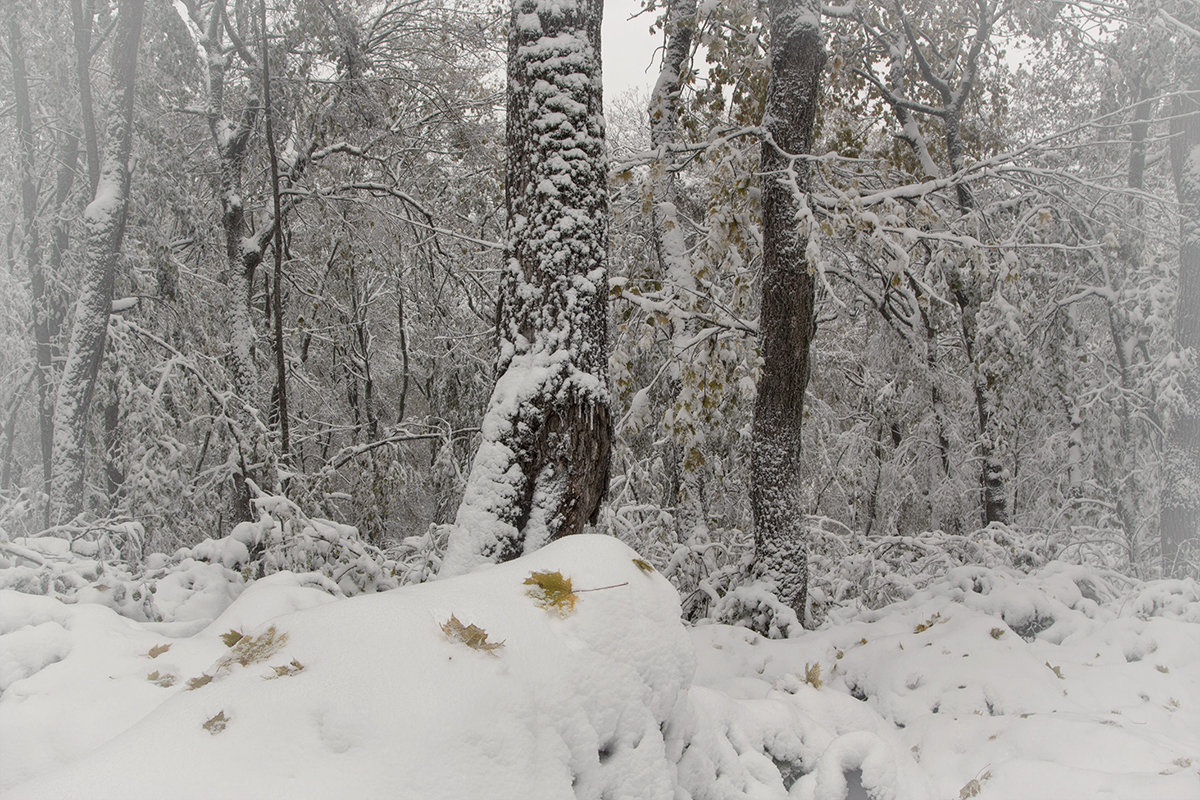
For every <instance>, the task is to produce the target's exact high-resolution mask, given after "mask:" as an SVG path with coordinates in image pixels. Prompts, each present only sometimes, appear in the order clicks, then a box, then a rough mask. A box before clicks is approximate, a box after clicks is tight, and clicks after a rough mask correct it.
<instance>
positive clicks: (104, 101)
mask: <svg viewBox="0 0 1200 800" xmlns="http://www.w3.org/2000/svg"><path fill="white" fill-rule="evenodd" d="M795 5H797V6H806V7H807V6H810V5H813V4H807V3H797V4H795ZM118 7H119V8H118ZM6 9H7V10H6V11H4V12H3V24H4V34H3V43H2V50H3V53H2V58H0V71H3V79H2V80H0V125H3V126H4V131H5V132H4V135H3V137H0V139H2V140H3V141H4V142H7V145H6V146H5V147H4V148H3V150H2V155H0V158H2V159H3V160H2V161H0V185H2V187H3V191H0V222H2V224H3V235H4V242H5V244H4V258H5V263H4V269H3V270H0V282H2V284H0V292H2V294H3V296H4V300H3V303H2V305H0V308H2V310H3V316H2V317H0V337H2V344H0V531H2V532H3V536H2V537H0V540H2V541H0V547H5V548H7V550H6V552H8V553H9V554H10V555H11V554H12V553H15V552H18V551H19V545H17V544H14V543H13V540H14V539H17V538H18V537H25V536H33V535H53V536H57V537H60V538H63V539H66V540H69V541H70V542H71V543H72V548H75V549H77V550H79V551H80V552H86V553H87V554H97V553H98V554H101V555H103V554H105V553H107V554H109V555H110V556H111V557H112V558H113V559H118V560H120V561H122V562H123V563H125V564H127V565H129V568H130V569H131V570H132V571H135V572H136V571H137V570H139V569H143V568H146V569H148V568H150V567H153V566H155V565H160V562H159V561H156V560H155V559H154V558H152V557H151V554H154V553H165V554H171V553H174V552H175V551H177V550H178V549H179V548H195V547H196V546H197V545H199V544H200V543H201V542H202V541H204V540H205V539H208V538H218V537H220V536H223V535H226V534H228V533H229V532H230V531H231V530H232V529H233V528H234V526H235V525H236V524H238V523H241V522H246V521H254V522H256V524H257V521H258V520H260V519H263V518H265V519H268V520H273V523H272V524H274V525H275V526H276V528H275V529H276V530H277V531H278V538H277V540H276V541H274V542H273V544H267V543H266V540H262V541H259V540H256V544H255V547H256V548H257V549H256V550H254V552H252V553H251V554H250V555H251V558H250V559H249V562H248V563H249V564H250V566H252V567H253V568H254V569H257V570H258V572H259V574H261V573H262V572H263V571H264V570H271V569H276V568H284V567H289V568H298V567H300V566H307V567H308V568H317V569H324V570H326V571H327V572H328V573H329V574H330V575H331V577H332V578H333V579H334V580H335V582H338V581H342V580H343V579H345V578H346V576H347V575H348V574H352V576H357V577H355V578H354V579H355V580H359V579H360V578H361V580H360V588H368V586H382V585H395V584H397V583H404V582H412V581H419V580H424V579H425V578H427V577H429V576H431V575H433V574H435V573H436V572H437V571H438V568H439V565H440V564H441V560H442V556H443V554H444V553H445V550H446V546H447V544H446V543H447V538H448V536H449V533H450V531H451V529H452V528H453V523H454V519H455V513H456V509H457V508H458V507H459V503H460V499H461V498H462V496H463V492H464V487H465V486H466V482H467V476H468V472H469V470H470V464H471V459H472V455H473V453H474V451H475V449H476V448H477V446H478V440H479V432H480V427H481V420H482V419H484V413H485V407H486V406H487V404H488V400H489V396H490V395H491V393H492V390H493V384H494V382H495V378H496V364H497V359H498V357H497V344H496V339H497V329H498V325H499V322H500V321H499V320H498V314H501V313H502V307H501V305H500V304H498V298H499V297H500V296H501V295H502V294H503V292H504V291H505V290H504V288H503V286H501V283H502V281H501V277H500V276H501V274H502V270H501V267H502V262H503V258H502V254H503V252H504V250H505V241H506V238H505V237H506V236H507V235H508V234H507V233H506V230H507V229H506V213H505V190H506V181H511V173H510V172H509V173H506V167H505V158H506V149H507V148H510V147H511V142H509V141H506V136H505V135H504V131H505V114H506V112H505V102H506V90H508V89H509V88H510V87H507V86H506V82H505V71H504V70H505V58H506V50H507V44H506V39H507V35H508V27H509V23H508V20H509V13H510V9H508V8H494V7H490V6H487V5H486V4H483V3H473V2H462V3H442V2H438V0H270V1H269V2H266V3H263V2H260V1H259V0H176V1H175V2H174V3H166V2H154V1H153V0H152V2H149V3H146V4H145V5H144V7H143V6H141V4H140V3H139V2H137V0H123V2H120V3H118V2H115V0H113V1H111V2H110V0H72V2H70V3H45V2H37V0H14V2H11V3H9V4H7V6H6ZM642 19H643V20H644V21H645V24H646V25H647V26H651V25H652V26H655V28H656V29H657V30H660V31H661V32H662V35H663V36H664V48H663V50H662V51H661V52H660V54H659V59H658V61H656V68H661V74H660V75H659V77H658V81H657V83H656V86H655V90H654V92H653V93H652V94H651V96H649V97H646V96H639V95H636V94H626V95H623V96H619V97H616V98H605V111H606V119H607V132H606V136H607V161H606V162H604V161H601V162H598V163H600V164H601V166H602V167H603V169H604V170H606V174H607V176H608V181H607V183H608V191H609V199H608V201H607V202H608V207H609V208H610V209H611V219H610V220H609V224H608V228H607V234H606V235H607V241H608V289H609V292H608V299H609V303H610V322H609V324H608V330H607V338H608V348H609V352H608V360H607V370H608V374H609V378H608V385H609V389H610V393H609V405H608V409H609V411H608V413H609V415H610V416H611V420H610V421H609V422H610V424H611V431H612V439H611V453H612V461H611V468H610V470H609V475H608V477H609V481H610V482H609V488H608V494H607V498H606V500H605V501H604V502H603V504H602V505H601V507H600V510H599V514H598V516H597V518H596V521H595V527H596V529H598V530H600V531H602V532H607V533H612V534H614V535H616V536H618V537H620V538H621V539H623V540H625V541H626V542H628V543H630V544H631V545H632V546H634V547H635V548H637V549H638V550H639V551H640V552H641V553H643V554H645V555H646V557H647V558H649V559H651V560H652V561H653V562H654V563H655V564H656V565H658V566H659V567H660V569H661V570H662V571H663V572H664V574H666V575H667V577H669V578H670V579H671V580H672V582H673V583H674V584H675V585H676V587H677V588H679V589H680V591H681V594H682V596H683V598H684V604H685V612H686V613H688V614H689V615H691V616H693V617H695V616H703V615H706V614H707V615H716V616H720V617H724V618H728V619H736V618H739V617H740V616H745V615H747V614H750V615H751V616H753V615H754V613H755V609H756V608H761V607H764V606H770V605H771V604H772V602H774V601H773V600H772V599H771V598H770V597H764V596H763V595H762V594H761V593H757V592H755V591H752V590H751V589H750V588H749V587H750V582H749V578H750V577H751V576H753V575H754V569H755V567H754V560H755V546H754V537H753V524H752V513H751V511H752V510H751V502H750V500H751V495H752V493H753V490H754V488H755V487H754V485H753V482H752V481H751V480H750V472H749V466H750V464H751V460H752V459H751V455H752V454H751V452H750V451H751V449H752V444H753V440H754V435H753V431H752V427H753V425H752V423H753V419H754V409H755V399H756V390H757V387H758V386H759V379H760V374H761V371H762V369H763V351H762V349H761V347H760V333H761V331H760V326H761V325H762V324H764V323H762V322H761V320H760V308H761V306H760V288H761V287H760V280H761V278H762V274H763V263H764V247H763V243H764V223H763V216H762V204H761V200H762V197H763V193H762V191H761V189H762V181H761V179H762V175H763V171H762V169H761V168H760V156H761V152H762V150H763V140H764V137H767V136H768V133H769V131H770V130H771V129H770V124H771V122H772V120H771V119H768V120H766V121H764V109H765V108H766V106H767V103H768V85H769V82H770V80H771V74H770V69H769V67H770V59H769V57H768V54H769V48H770V46H771V44H770V42H771V39H770V35H771V26H770V24H769V14H768V8H767V6H766V5H764V4H759V3H755V2H746V1H744V0H728V1H727V2H722V3H710V2H702V3H699V4H697V3H696V2H695V0H672V1H671V2H670V3H669V4H667V5H664V4H659V3H656V2H650V3H649V4H648V5H647V7H646V9H645V12H644V16H643V17H642ZM135 21H136V24H135ZM819 30H820V31H821V38H822V40H823V41H821V44H822V45H823V47H824V50H825V53H826V60H825V62H824V67H823V70H822V71H821V89H820V92H819V98H820V100H819V103H818V104H817V108H816V118H815V127H814V134H813V141H812V143H811V149H810V153H811V155H809V154H803V158H802V159H801V160H802V161H803V162H804V163H805V164H806V165H807V167H806V175H807V180H808V181H809V186H808V187H807V191H806V192H805V193H804V196H805V198H806V200H807V203H806V204H805V205H804V208H803V213H801V214H800V215H799V216H798V217H797V218H796V219H795V220H794V224H795V225H796V226H799V227H802V228H803V230H804V233H805V237H806V243H805V250H804V252H805V257H806V259H807V261H808V264H809V270H808V274H809V275H811V277H812V284H813V292H814V295H815V297H814V303H813V309H814V311H813V316H814V319H813V320H812V323H813V325H815V333H813V338H812V343H811V359H810V361H809V364H808V370H809V381H808V386H807V395H806V397H805V401H804V406H803V418H802V424H798V425H797V430H799V432H800V435H801V437H802V440H801V446H800V447H799V448H798V456H797V459H796V461H795V462H794V464H793V465H792V466H793V469H794V472H795V474H796V475H797V476H799V477H800V478H801V485H802V487H803V491H802V497H800V498H799V508H800V510H801V512H802V513H801V514H800V515H798V516H799V517H800V520H801V521H800V522H799V523H798V526H799V527H800V528H801V529H802V531H803V536H804V537H805V539H806V542H807V549H808V554H809V558H810V560H811V577H810V579H809V587H808V594H809V599H810V603H811V607H810V608H809V610H808V613H809V614H810V615H811V617H810V618H811V620H817V619H819V618H820V615H821V613H822V609H823V608H825V607H827V606H828V605H830V604H835V603H838V602H842V601H846V600H850V599H854V598H859V599H862V600H863V601H865V602H870V603H875V602H884V601H887V600H889V599H892V598H893V597H895V596H898V595H900V594H903V591H904V587H905V586H906V585H909V582H910V581H912V580H915V579H916V577H917V576H920V575H922V574H927V573H929V572H930V571H933V570H937V569H941V568H944V567H946V566H948V565H953V564H959V563H980V562H982V563H989V564H993V563H1006V564H1013V565H1018V566H1029V565H1034V564H1038V563H1042V562H1044V561H1046V560H1048V559H1051V558H1060V559H1064V560H1068V561H1077V562H1083V563H1090V564H1098V565H1103V566H1106V567H1110V568H1114V569H1118V570H1121V571H1125V572H1127V573H1129V574H1133V575H1136V576H1138V577H1141V578H1149V577H1156V576H1160V575H1167V574H1177V575H1182V574H1193V575H1194V574H1196V573H1197V570H1198V569H1200V549H1198V548H1197V541H1196V537H1197V534H1196V527H1197V520H1198V519H1200V513H1197V509H1198V508H1200V487H1198V485H1197V483H1198V479H1197V475H1200V455H1198V450H1200V425H1198V424H1197V421H1196V419H1197V414H1200V392H1198V390H1197V386H1198V385H1200V384H1198V382H1197V369H1198V362H1197V358H1198V357H1200V349H1198V348H1200V299H1198V298H1200V293H1198V289H1197V287H1198V281H1200V266H1198V252H1200V248H1198V245H1197V240H1198V238H1200V233H1198V231H1197V226H1198V225H1200V211H1198V207H1197V204H1198V203H1200V149H1198V144H1197V142H1198V137H1200V98H1198V94H1197V92H1198V91H1200V6H1197V4H1196V3H1195V2H1194V0H1120V1H1119V2H1103V3H1100V2H1095V3H1093V2H1088V0H1075V2H1052V3H1051V2H1035V1H1034V0H1011V1H1006V0H952V1H951V2H930V1H929V0H897V2H864V0H858V2H848V3H843V4H840V5H837V6H835V7H830V8H826V9H824V14H823V15H822V17H821V19H820V27H819ZM135 56H136V63H134V61H133V59H134V57H135ZM793 152H794V151H793ZM510 188H511V187H510ZM272 548H274V549H272ZM147 565H149V566H147ZM371 565H373V566H371ZM251 572H253V569H252V570H251ZM66 588H70V587H66ZM66 588H64V589H62V590H63V591H66Z"/></svg>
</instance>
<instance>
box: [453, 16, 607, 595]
mask: <svg viewBox="0 0 1200 800" xmlns="http://www.w3.org/2000/svg"><path fill="white" fill-rule="evenodd" d="M602 11H603V0H579V2H578V3H576V4H571V5H563V4H559V3H556V2H553V1H552V0H515V2H514V3H513V8H512V24H511V27H510V29H509V39H508V116H507V126H508V129H507V145H508V164H507V170H508V180H507V183H506V187H505V195H506V203H507V207H508V239H507V244H506V248H505V267H504V271H503V273H502V275H501V286H500V298H501V299H500V309H499V320H498V324H499V343H500V358H499V365H498V373H499V378H498V379H497V381H496V387H495V389H494V390H493V392H492V398H491V401H490V403H489V405H488V410H487V412H486V415H485V417H484V420H483V425H482V428H483V438H482V442H481V443H480V446H479V450H478V452H477V453H476V455H475V459H474V462H473V463H472V467H471V474H470V476H469V477H468V479H467V486H466V491H465V493H464V496H463V501H462V504H461V506H460V507H459V510H458V515H457V517H456V519H455V524H454V528H453V530H452V532H451V536H450V543H449V548H448V551H447V553H446V559H445V563H444V565H443V568H442V574H447V575H448V574H457V573H462V572H466V571H467V570H469V569H471V568H472V567H473V566H475V565H477V564H481V563H486V562H489V561H503V560H507V559H511V558H514V557H516V556H518V555H521V554H522V553H523V552H530V551H532V550H534V549H536V548H538V547H540V546H542V545H543V544H545V543H546V542H548V541H550V540H551V539H556V538H558V537H560V536H564V535H568V534H572V533H578V532H579V531H580V530H582V528H583V526H584V525H585V524H586V523H587V522H588V521H591V520H594V519H595V516H596V514H597V512H598V510H599V505H600V501H601V500H602V499H603V496H604V494H605V492H606V490H607V485H608V471H609V460H610V447H611V438H612V418H611V414H610V411H609V406H608V385H607V383H608V378H607V358H608V352H607V349H608V348H607V325H608V273H607V269H606V264H605V262H606V245H607V228H608V190H607V176H606V165H605V153H604V117H603V110H602V99H601V83H600V20H601V14H602Z"/></svg>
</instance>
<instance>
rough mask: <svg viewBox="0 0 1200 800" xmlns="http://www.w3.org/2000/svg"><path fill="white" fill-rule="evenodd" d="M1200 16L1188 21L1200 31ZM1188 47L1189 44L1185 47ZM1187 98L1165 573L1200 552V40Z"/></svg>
mask: <svg viewBox="0 0 1200 800" xmlns="http://www.w3.org/2000/svg"><path fill="white" fill-rule="evenodd" d="M1198 18H1200V13H1196V14H1192V15H1191V17H1190V18H1189V20H1188V21H1189V22H1190V23H1192V24H1194V25H1196V29H1197V30H1200V19H1198ZM1185 46H1186V45H1185ZM1181 60H1182V62H1183V64H1184V65H1185V74H1188V75H1190V79H1189V80H1188V83H1187V88H1188V90H1189V94H1180V95H1177V96H1176V101H1175V109H1174V111H1175V115H1174V117H1173V121H1172V123H1171V133H1172V134H1173V136H1172V139H1171V174H1172V177H1173V178H1174V181H1175V194H1176V197H1177V198H1178V201H1179V284H1178V289H1177V294H1176V300H1175V340H1176V342H1177V344H1178V345H1179V347H1180V349H1181V350H1184V351H1188V350H1190V351H1191V356H1190V360H1189V361H1188V362H1186V363H1188V366H1187V367H1186V372H1185V373H1184V374H1183V376H1182V387H1183V390H1184V396H1185V403H1186V407H1185V408H1183V409H1181V411H1180V412H1179V413H1178V414H1176V415H1175V416H1174V419H1172V421H1171V423H1170V427H1169V429H1168V435H1167V452H1166V465H1167V475H1166V478H1167V480H1166V486H1165V487H1164V492H1163V499H1162V511H1161V520H1160V531H1161V534H1160V535H1161V542H1162V562H1163V572H1164V574H1167V575H1172V574H1179V573H1180V572H1182V571H1183V568H1184V566H1185V565H1184V564H1182V563H1180V562H1179V558H1178V556H1179V551H1180V548H1181V547H1183V545H1184V544H1185V543H1187V542H1189V541H1190V543H1191V545H1192V548H1193V549H1192V551H1191V559H1192V560H1193V563H1194V559H1196V558H1197V552H1198V551H1200V547H1197V545H1200V541H1197V539H1198V537H1200V364H1198V363H1197V362H1200V77H1198V74H1200V37H1198V38H1194V39H1193V40H1192V41H1191V42H1190V52H1188V53H1187V55H1186V56H1185V57H1184V58H1183V59H1181Z"/></svg>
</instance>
